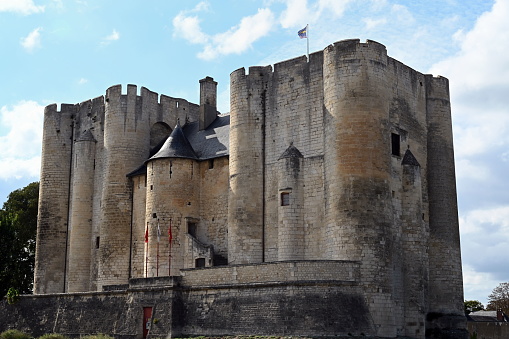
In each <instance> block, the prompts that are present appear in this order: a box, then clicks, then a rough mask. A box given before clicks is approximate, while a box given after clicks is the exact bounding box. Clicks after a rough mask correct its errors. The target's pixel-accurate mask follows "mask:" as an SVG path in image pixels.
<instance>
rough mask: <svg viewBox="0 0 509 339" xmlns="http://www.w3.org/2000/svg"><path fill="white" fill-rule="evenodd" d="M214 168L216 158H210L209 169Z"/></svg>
mask: <svg viewBox="0 0 509 339" xmlns="http://www.w3.org/2000/svg"><path fill="white" fill-rule="evenodd" d="M213 168H214V159H210V160H209V169H213Z"/></svg>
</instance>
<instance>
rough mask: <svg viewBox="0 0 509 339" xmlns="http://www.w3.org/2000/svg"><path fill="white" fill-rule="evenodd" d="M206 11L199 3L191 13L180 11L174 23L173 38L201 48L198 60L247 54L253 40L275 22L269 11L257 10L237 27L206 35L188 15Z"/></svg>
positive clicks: (205, 7)
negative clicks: (181, 39)
mask: <svg viewBox="0 0 509 339" xmlns="http://www.w3.org/2000/svg"><path fill="white" fill-rule="evenodd" d="M206 9H208V6H206V4H205V3H200V4H198V5H197V6H196V7H195V8H194V9H193V10H192V11H182V12H180V13H179V14H178V15H177V16H176V17H175V18H174V19H173V27H174V33H173V35H174V36H176V37H182V38H184V39H185V40H187V41H189V42H190V43H192V44H200V45H203V50H202V51H201V52H200V53H198V57H199V58H200V59H204V60H211V59H215V58H217V57H219V56H221V55H229V54H240V53H242V52H244V51H246V50H248V49H249V48H250V47H251V46H252V44H253V43H254V42H255V41H256V40H258V39H260V38H261V37H263V36H265V35H267V34H268V32H269V31H270V29H271V28H272V26H273V22H274V14H273V13H272V12H271V11H270V10H269V9H259V10H258V12H257V13H256V14H255V15H252V16H247V17H244V18H242V19H241V21H240V23H239V24H238V25H237V26H234V27H231V28H230V29H229V30H228V31H226V32H223V33H218V34H215V35H207V34H205V33H203V31H202V30H201V27H200V19H199V18H198V17H197V16H196V15H192V16H191V15H189V14H188V13H189V12H197V11H202V10H206Z"/></svg>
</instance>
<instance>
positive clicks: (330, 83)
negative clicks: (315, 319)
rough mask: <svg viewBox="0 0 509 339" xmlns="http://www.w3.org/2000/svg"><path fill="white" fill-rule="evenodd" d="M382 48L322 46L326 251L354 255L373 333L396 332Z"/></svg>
mask: <svg viewBox="0 0 509 339" xmlns="http://www.w3.org/2000/svg"><path fill="white" fill-rule="evenodd" d="M386 68H387V51H386V49H385V46H383V45H381V44H379V43H377V42H374V41H369V40H368V42H367V43H360V42H359V40H345V41H340V42H338V43H335V44H334V45H331V46H329V47H327V48H326V49H325V51H324V75H323V76H324V105H325V110H326V112H325V115H326V117H325V121H324V122H325V140H324V145H325V148H324V151H325V152H324V153H325V157H324V162H325V187H326V188H327V189H326V195H325V198H326V201H325V224H326V239H327V240H326V245H327V246H326V251H327V254H328V257H329V258H330V259H333V260H355V261H361V262H362V265H361V275H362V279H361V281H362V284H363V286H364V290H365V293H366V296H367V297H368V298H369V300H370V308H371V310H370V311H371V315H372V317H373V322H374V325H375V326H376V327H375V328H376V329H377V330H376V331H377V335H380V336H395V335H396V328H395V326H393V325H391V324H394V319H392V318H393V315H392V314H391V313H390V312H387V307H388V305H391V304H392V300H391V298H392V295H391V293H392V287H393V284H392V276H393V275H392V272H391V270H392V252H393V250H394V248H393V245H394V244H393V234H392V233H393V230H392V225H393V221H392V219H391V218H392V203H391V195H390V188H389V181H390V173H391V172H390V164H391V148H390V140H391V133H390V129H389V103H390V101H391V100H390V96H389V88H390V86H388V85H387V75H386Z"/></svg>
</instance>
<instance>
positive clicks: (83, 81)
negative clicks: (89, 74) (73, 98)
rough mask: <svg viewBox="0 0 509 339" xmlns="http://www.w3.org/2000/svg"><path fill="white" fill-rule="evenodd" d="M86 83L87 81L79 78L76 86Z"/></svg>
mask: <svg viewBox="0 0 509 339" xmlns="http://www.w3.org/2000/svg"><path fill="white" fill-rule="evenodd" d="M87 82H88V79H85V78H81V79H80V80H78V85H84V84H86V83H87Z"/></svg>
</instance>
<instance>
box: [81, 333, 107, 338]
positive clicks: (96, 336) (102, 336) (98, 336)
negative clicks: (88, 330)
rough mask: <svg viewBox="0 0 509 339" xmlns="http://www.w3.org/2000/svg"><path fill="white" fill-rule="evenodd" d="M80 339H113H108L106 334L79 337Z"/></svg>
mask: <svg viewBox="0 0 509 339" xmlns="http://www.w3.org/2000/svg"><path fill="white" fill-rule="evenodd" d="M81 339H115V338H113V337H110V336H109V335H107V334H100V333H99V334H93V335H86V336H84V337H81Z"/></svg>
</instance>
